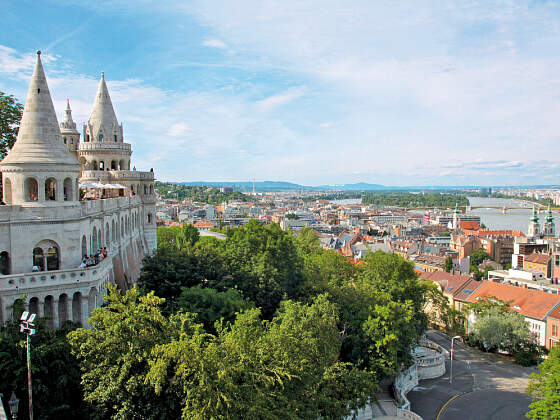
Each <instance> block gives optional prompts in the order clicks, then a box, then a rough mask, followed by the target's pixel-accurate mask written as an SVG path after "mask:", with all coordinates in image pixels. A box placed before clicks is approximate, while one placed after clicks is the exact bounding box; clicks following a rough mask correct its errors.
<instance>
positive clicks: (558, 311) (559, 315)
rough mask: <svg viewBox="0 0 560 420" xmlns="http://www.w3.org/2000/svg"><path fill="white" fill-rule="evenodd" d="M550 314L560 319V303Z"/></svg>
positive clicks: (551, 316)
mask: <svg viewBox="0 0 560 420" xmlns="http://www.w3.org/2000/svg"><path fill="white" fill-rule="evenodd" d="M548 316H549V317H550V318H554V319H558V320H560V305H558V306H557V307H556V309H554V310H553V311H552V312H551V313H550V314H548Z"/></svg>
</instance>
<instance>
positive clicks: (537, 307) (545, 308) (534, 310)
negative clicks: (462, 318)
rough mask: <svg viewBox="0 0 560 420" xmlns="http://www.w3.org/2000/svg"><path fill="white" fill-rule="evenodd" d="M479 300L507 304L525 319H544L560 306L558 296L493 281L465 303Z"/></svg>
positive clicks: (477, 290)
mask: <svg viewBox="0 0 560 420" xmlns="http://www.w3.org/2000/svg"><path fill="white" fill-rule="evenodd" d="M481 298H496V299H500V300H502V301H504V302H509V303H510V306H511V308H512V309H513V310H515V311H518V312H520V313H521V314H523V315H525V316H527V317H530V318H535V319H541V320H543V319H544V318H546V316H547V315H548V313H549V312H551V311H552V310H553V309H554V308H555V307H556V306H558V305H560V295H556V294H552V293H546V292H541V291H539V290H532V289H525V288H523V287H517V286H511V285H509V284H502V283H495V282H493V281H488V282H485V283H484V284H482V285H481V286H480V287H479V288H478V289H476V290H475V291H474V292H473V294H472V295H471V296H470V297H469V298H468V299H467V301H468V302H471V303H474V302H477V301H478V300H479V299H481Z"/></svg>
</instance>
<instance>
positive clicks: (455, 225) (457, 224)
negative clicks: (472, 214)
mask: <svg viewBox="0 0 560 420" xmlns="http://www.w3.org/2000/svg"><path fill="white" fill-rule="evenodd" d="M460 224H461V223H460V220H459V207H458V206H457V203H455V210H453V230H457V229H459V227H460Z"/></svg>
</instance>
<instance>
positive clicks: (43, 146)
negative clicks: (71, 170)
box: [2, 51, 78, 165]
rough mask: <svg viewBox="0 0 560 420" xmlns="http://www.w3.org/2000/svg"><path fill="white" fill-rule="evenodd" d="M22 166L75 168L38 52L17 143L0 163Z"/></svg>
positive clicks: (75, 163) (74, 161) (74, 160)
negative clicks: (41, 165)
mask: <svg viewBox="0 0 560 420" xmlns="http://www.w3.org/2000/svg"><path fill="white" fill-rule="evenodd" d="M22 163H23V164H33V163H39V164H57V165H58V164H65V165H77V164H78V162H77V161H76V159H75V158H74V157H73V156H72V155H71V154H70V152H69V151H68V149H67V148H66V146H64V143H63V142H62V137H61V135H60V128H59V126H58V120H57V118H56V113H55V111H54V106H53V102H52V99H51V94H50V93H49V87H48V85H47V78H46V77H45V72H44V70H43V64H42V63H41V52H40V51H37V62H36V63H35V70H34V71H33V76H32V77H31V84H30V85H29V90H28V92H27V100H26V101H25V107H24V109H23V117H22V119H21V124H20V127H19V132H18V136H17V140H16V143H15V144H14V147H12V149H11V150H10V152H9V153H8V155H7V156H6V158H5V159H4V160H3V161H2V164H3V165H12V164H22Z"/></svg>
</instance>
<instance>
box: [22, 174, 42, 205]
mask: <svg viewBox="0 0 560 420" xmlns="http://www.w3.org/2000/svg"><path fill="white" fill-rule="evenodd" d="M24 185H25V198H26V200H27V201H37V200H38V199H39V184H38V183H37V180H36V179H35V178H27V179H26V180H25V183H24Z"/></svg>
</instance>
